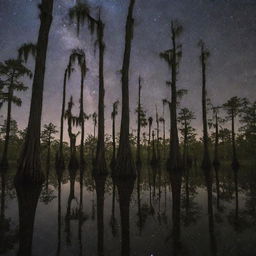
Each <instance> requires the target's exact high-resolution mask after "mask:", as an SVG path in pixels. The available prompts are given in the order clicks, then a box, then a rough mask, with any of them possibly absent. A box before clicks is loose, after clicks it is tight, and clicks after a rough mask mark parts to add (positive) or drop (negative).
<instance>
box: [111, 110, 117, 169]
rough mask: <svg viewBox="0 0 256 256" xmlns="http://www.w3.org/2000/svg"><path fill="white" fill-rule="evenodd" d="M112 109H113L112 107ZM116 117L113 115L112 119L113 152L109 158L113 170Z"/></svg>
mask: <svg viewBox="0 0 256 256" xmlns="http://www.w3.org/2000/svg"><path fill="white" fill-rule="evenodd" d="M113 111H114V109H113ZM115 122H116V117H115V115H113V121H112V141H113V142H112V145H113V153H112V159H111V168H112V171H113V168H114V167H115V164H116V125H115Z"/></svg>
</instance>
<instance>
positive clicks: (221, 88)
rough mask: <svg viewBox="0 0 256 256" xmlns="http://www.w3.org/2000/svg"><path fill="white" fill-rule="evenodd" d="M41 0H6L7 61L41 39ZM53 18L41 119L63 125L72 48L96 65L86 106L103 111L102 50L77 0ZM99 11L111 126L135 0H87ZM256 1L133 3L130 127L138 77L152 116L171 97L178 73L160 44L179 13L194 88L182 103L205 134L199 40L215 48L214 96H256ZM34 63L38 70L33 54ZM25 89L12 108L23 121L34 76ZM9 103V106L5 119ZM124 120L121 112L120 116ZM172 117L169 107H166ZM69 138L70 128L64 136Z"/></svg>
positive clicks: (2, 31) (73, 90) (185, 69)
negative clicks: (79, 18) (82, 22)
mask: <svg viewBox="0 0 256 256" xmlns="http://www.w3.org/2000/svg"><path fill="white" fill-rule="evenodd" d="M39 2H40V1H39V0H0V24H1V25H0V61H4V60H6V59H8V58H16V56H17V49H18V48H19V46H20V45H21V44H23V43H26V42H30V41H31V42H36V39H37V35H38V29H39V17H38V14H39V11H38V9H37V4H38V3H39ZM54 2H55V3H54V19H53V23H52V26H51V31H50V36H49V46H48V54H47V64H46V74H45V90H44V102H43V116H42V124H45V123H49V122H53V123H55V124H56V125H57V126H58V127H59V122H60V121H59V119H60V112H61V100H62V84H63V74H64V69H65V67H66V65H67V62H68V58H69V54H70V52H71V50H72V49H73V48H76V47H80V48H83V49H84V50H85V52H86V58H87V65H88V68H89V71H88V74H87V77H86V81H85V103H84V104H85V112H86V113H88V114H90V113H93V112H94V111H96V110H97V98H98V57H97V53H96V55H95V54H94V40H95V37H93V36H91V35H90V34H89V33H88V30H87V27H86V26H85V27H84V28H82V29H81V34H80V36H79V37H78V36H77V34H76V27H75V24H72V23H71V22H70V21H69V18H68V9H69V8H70V7H72V6H73V5H74V4H75V0H55V1H54ZM88 3H89V5H90V6H91V10H92V13H93V15H96V14H97V10H98V7H101V13H102V19H103V21H104V23H105V24H106V27H105V44H106V52H105V91H106V94H105V106H106V108H105V110H106V114H105V124H106V132H107V133H109V134H110V133H111V118H110V114H111V111H112V103H113V102H114V101H116V100H117V99H121V82H120V79H121V76H120V73H119V70H120V69H121V66H122V58H123V51H124V35H125V34H124V27H125V22H126V16H127V8H128V4H129V1H128V0H88ZM255 13H256V1H255V0H136V5H135V9H134V18H135V27H134V39H133V42H132V54H131V68H130V113H131V128H135V125H136V115H135V114H134V111H135V107H136V103H137V89H138V76H139V75H140V76H141V77H142V78H143V84H142V86H143V87H142V104H143V107H144V109H146V110H147V115H148V116H149V115H152V116H153V117H155V104H157V106H158V109H159V112H162V99H163V98H168V97H170V88H167V87H166V85H165V81H166V80H170V79H171V74H170V71H169V69H168V68H167V65H166V63H165V62H164V61H163V60H161V59H160V58H159V53H160V52H161V51H164V50H167V49H169V48H170V47H171V41H170V22H171V20H172V19H177V20H179V22H180V23H181V24H182V25H183V28H184V31H183V33H182V35H181V37H180V43H182V47H183V57H182V61H181V64H180V72H179V75H178V82H177V87H178V88H185V89H188V90H189V93H188V94H187V95H186V96H185V97H184V98H183V100H182V102H181V106H182V107H189V108H190V109H191V110H192V111H194V112H195V114H196V117H197V120H195V121H193V125H194V127H195V128H197V129H198V132H199V133H201V130H202V128H201V99H200V97H201V73H200V71H201V69H200V63H199V57H198V56H199V48H198V47H197V43H198V41H199V39H203V40H204V41H205V43H206V45H207V47H208V48H209V50H210V52H211V56H210V59H209V61H208V67H207V88H208V97H210V98H211V100H212V102H213V104H214V105H219V104H222V103H224V102H225V101H226V100H227V99H228V98H229V97H232V96H235V95H237V96H240V97H248V98H249V99H250V100H255V96H256V90H255V81H256V51H255V45H256V15H255ZM27 66H28V67H29V68H31V70H33V67H34V61H33V60H32V59H31V60H29V62H28V64H27ZM79 81H80V75H79V72H75V73H73V74H72V77H71V79H70V81H69V82H68V85H67V95H68V97H69V96H70V95H73V97H74V100H75V104H76V107H75V108H74V110H73V112H74V114H77V113H78V104H79V89H80V82H79ZM24 83H25V84H26V85H27V86H29V88H30V89H29V90H28V91H27V92H26V93H22V94H19V95H20V97H21V98H22V100H23V105H22V107H20V108H17V107H14V108H13V115H12V116H13V118H14V119H15V120H17V122H18V124H19V128H25V127H26V125H27V121H28V113H29V102H30V97H31V84H32V81H31V80H27V79H24ZM5 112H6V108H2V110H1V114H0V116H1V117H0V122H1V123H2V122H3V120H4V118H5V115H6V113H5ZM119 120H120V114H119V118H118V121H119ZM166 120H167V121H168V120H169V118H168V111H167V109H166ZM92 129H93V125H92V120H89V121H87V122H86V131H87V132H88V133H91V132H92ZM65 138H66V139H67V134H66V136H65Z"/></svg>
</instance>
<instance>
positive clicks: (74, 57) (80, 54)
mask: <svg viewBox="0 0 256 256" xmlns="http://www.w3.org/2000/svg"><path fill="white" fill-rule="evenodd" d="M75 62H77V63H78V66H79V68H80V74H81V83H80V112H79V116H78V118H77V119H76V120H77V124H79V125H80V127H81V142H80V166H81V168H84V164H85V160H84V121H85V118H86V114H85V113H84V80H85V77H86V72H87V66H86V58H85V53H84V51H83V50H82V49H74V50H73V51H72V54H71V55H70V63H71V65H73V64H74V63H75Z"/></svg>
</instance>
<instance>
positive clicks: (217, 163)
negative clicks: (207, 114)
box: [213, 113, 220, 168]
mask: <svg viewBox="0 0 256 256" xmlns="http://www.w3.org/2000/svg"><path fill="white" fill-rule="evenodd" d="M213 166H214V167H215V168H216V167H217V168H218V167H219V166H220V161H219V124H218V114H217V113H216V114H215V145H214V160H213Z"/></svg>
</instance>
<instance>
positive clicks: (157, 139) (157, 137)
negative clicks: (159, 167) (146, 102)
mask: <svg viewBox="0 0 256 256" xmlns="http://www.w3.org/2000/svg"><path fill="white" fill-rule="evenodd" d="M156 116H157V118H156V152H157V157H156V159H157V163H158V164H159V162H160V148H159V118H158V113H156Z"/></svg>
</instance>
